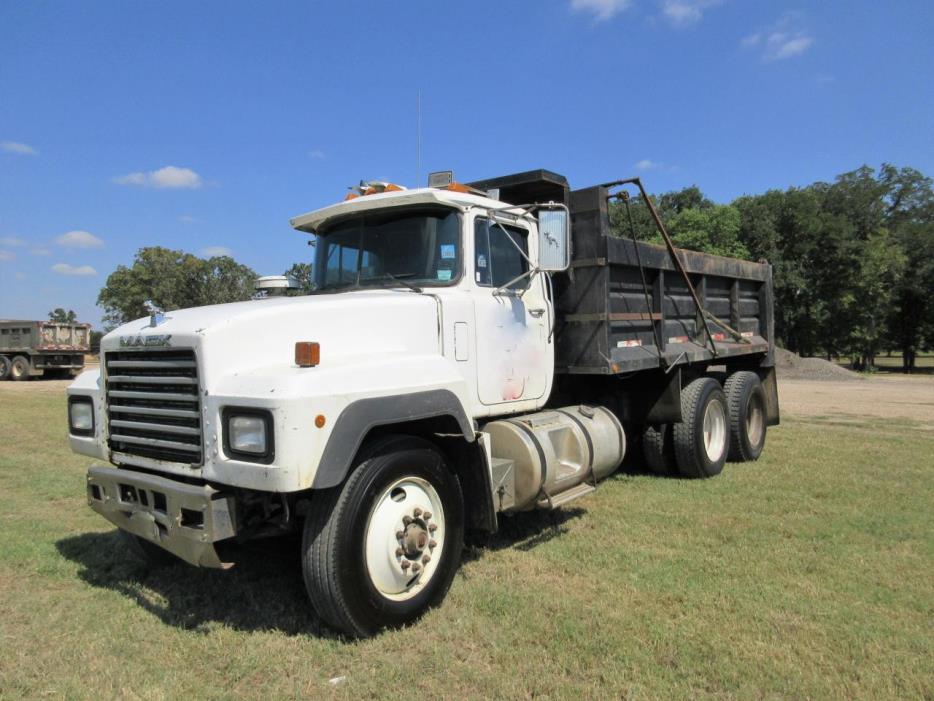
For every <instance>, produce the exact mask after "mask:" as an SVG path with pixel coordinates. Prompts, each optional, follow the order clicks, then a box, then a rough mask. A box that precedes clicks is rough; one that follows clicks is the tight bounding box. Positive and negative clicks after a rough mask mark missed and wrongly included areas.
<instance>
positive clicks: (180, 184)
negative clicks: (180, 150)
mask: <svg viewBox="0 0 934 701" xmlns="http://www.w3.org/2000/svg"><path fill="white" fill-rule="evenodd" d="M113 182H115V183H116V184H117V185H136V186H137V187H152V188H155V189H157V190H167V189H185V190H197V189H198V188H199V187H201V186H202V185H203V184H204V183H203V182H202V181H201V176H200V175H198V174H197V173H196V172H195V171H193V170H192V169H191V168H179V167H178V166H165V167H164V168H159V169H158V170H150V171H149V172H146V173H144V172H142V171H137V172H135V173H127V174H126V175H119V176H117V177H115V178H113Z"/></svg>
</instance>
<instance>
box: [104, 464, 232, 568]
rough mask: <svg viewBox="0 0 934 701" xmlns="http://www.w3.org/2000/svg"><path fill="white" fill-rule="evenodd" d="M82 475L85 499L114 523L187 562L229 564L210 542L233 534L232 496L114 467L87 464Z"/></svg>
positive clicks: (200, 565)
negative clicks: (86, 469)
mask: <svg viewBox="0 0 934 701" xmlns="http://www.w3.org/2000/svg"><path fill="white" fill-rule="evenodd" d="M87 479H88V504H89V505H90V507H91V508H92V509H94V510H95V511H96V512H97V513H99V514H100V515H101V516H103V517H104V518H106V519H107V520H108V521H110V522H111V523H113V524H114V525H116V526H117V527H119V528H122V529H123V530H125V531H128V532H129V533H132V534H134V535H137V536H140V537H141V538H145V539H146V540H148V541H150V542H152V543H155V544H156V545H158V546H160V547H161V548H164V549H165V550H167V551H169V552H170V553H172V554H173V555H175V556H177V557H179V558H181V559H182V560H184V561H185V562H188V563H191V564H192V565H197V566H198V567H224V568H226V567H230V563H225V562H221V559H220V557H219V556H218V554H217V551H216V550H215V548H214V543H216V542H217V541H219V540H225V539H226V538H232V537H233V536H234V535H236V532H237V530H236V517H235V510H234V498H233V497H232V496H231V495H227V494H223V493H222V492H219V491H218V490H216V489H214V488H213V487H210V486H208V485H192V484H185V483H184V482H178V481H176V480H171V479H167V478H165V477H158V476H156V475H150V474H147V473H144V472H136V471H133V470H125V469H117V468H114V467H103V466H94V467H91V468H90V469H89V470H88V478H87Z"/></svg>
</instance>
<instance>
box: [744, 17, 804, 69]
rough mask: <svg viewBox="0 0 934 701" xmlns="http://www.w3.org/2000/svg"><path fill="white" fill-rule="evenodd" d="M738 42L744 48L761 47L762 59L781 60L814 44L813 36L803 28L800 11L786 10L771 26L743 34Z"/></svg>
mask: <svg viewBox="0 0 934 701" xmlns="http://www.w3.org/2000/svg"><path fill="white" fill-rule="evenodd" d="M739 43H740V46H742V47H743V48H744V49H752V48H757V49H761V51H762V60H763V61H781V60H783V59H786V58H792V57H794V56H800V55H801V54H803V53H804V52H805V51H807V50H808V49H809V48H811V46H812V45H813V44H814V37H812V36H811V35H810V33H809V32H808V31H807V29H805V27H804V18H803V16H802V15H801V13H799V12H786V13H785V14H784V15H782V16H781V18H780V19H779V20H778V21H777V22H776V23H775V24H773V25H772V26H771V27H769V28H767V29H765V30H763V31H758V32H755V33H753V34H750V35H748V36H745V37H743V38H742V39H741V40H740V42H739Z"/></svg>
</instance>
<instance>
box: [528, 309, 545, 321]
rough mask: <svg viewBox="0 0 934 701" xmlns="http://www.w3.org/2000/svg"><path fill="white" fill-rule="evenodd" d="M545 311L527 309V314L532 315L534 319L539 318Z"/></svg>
mask: <svg viewBox="0 0 934 701" xmlns="http://www.w3.org/2000/svg"><path fill="white" fill-rule="evenodd" d="M544 313H545V310H544V309H529V314H531V315H532V316H534V317H535V318H536V319H538V318H540V317H541V315H542V314H544Z"/></svg>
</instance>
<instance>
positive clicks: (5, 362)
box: [0, 355, 13, 381]
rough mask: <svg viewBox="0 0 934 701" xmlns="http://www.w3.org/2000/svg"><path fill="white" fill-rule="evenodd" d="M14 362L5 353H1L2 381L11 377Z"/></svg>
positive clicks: (0, 370) (0, 376)
mask: <svg viewBox="0 0 934 701" xmlns="http://www.w3.org/2000/svg"><path fill="white" fill-rule="evenodd" d="M12 365H13V363H11V362H10V359H9V358H7V357H6V356H5V355H0V381H2V380H9V379H10V369H11V367H12Z"/></svg>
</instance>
